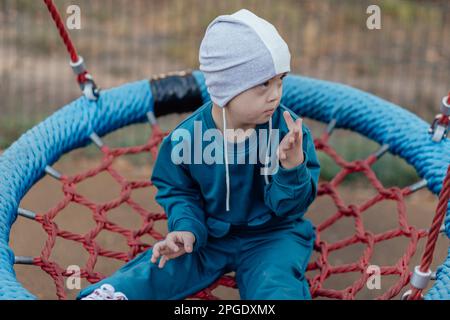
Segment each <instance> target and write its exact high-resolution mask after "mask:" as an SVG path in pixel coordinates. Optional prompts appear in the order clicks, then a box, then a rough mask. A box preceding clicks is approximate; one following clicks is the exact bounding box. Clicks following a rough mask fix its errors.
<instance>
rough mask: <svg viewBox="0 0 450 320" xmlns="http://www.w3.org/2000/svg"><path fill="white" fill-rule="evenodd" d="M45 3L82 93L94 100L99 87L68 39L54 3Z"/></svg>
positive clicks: (46, 0)
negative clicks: (68, 56)
mask: <svg viewBox="0 0 450 320" xmlns="http://www.w3.org/2000/svg"><path fill="white" fill-rule="evenodd" d="M44 3H45V5H46V6H47V9H48V11H49V12H50V14H51V16H52V19H53V21H54V22H55V24H56V27H57V28H58V31H59V35H60V37H61V39H62V40H63V42H64V45H65V46H66V49H67V52H68V53H69V55H70V66H71V67H72V70H73V71H74V73H75V74H76V76H77V82H78V84H79V86H80V88H81V91H82V92H83V94H84V95H85V96H86V98H88V99H89V100H92V101H95V100H97V99H98V95H99V89H98V88H97V85H96V83H95V81H94V79H93V78H92V76H91V74H90V73H89V72H88V71H87V69H86V66H85V65H84V60H83V57H81V56H79V55H78V53H77V50H76V49H75V46H74V44H73V42H72V40H71V39H70V36H69V33H68V32H67V30H66V28H65V27H64V23H63V21H62V19H61V15H60V14H59V12H58V9H57V8H56V6H55V4H54V3H53V1H52V0H44Z"/></svg>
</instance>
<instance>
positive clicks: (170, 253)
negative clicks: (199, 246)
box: [151, 231, 195, 268]
mask: <svg viewBox="0 0 450 320" xmlns="http://www.w3.org/2000/svg"><path fill="white" fill-rule="evenodd" d="M194 242H195V236H194V234H193V233H192V232H189V231H173V232H170V233H168V234H167V236H166V238H165V239H164V240H162V241H160V242H157V243H155V245H154V246H153V254H152V258H151V262H153V263H156V261H157V260H158V258H159V257H161V256H162V257H161V259H160V260H159V267H160V268H164V265H165V264H166V262H167V261H168V260H170V259H174V258H177V257H179V256H181V255H183V254H185V253H186V252H187V253H191V252H192V250H193V247H194Z"/></svg>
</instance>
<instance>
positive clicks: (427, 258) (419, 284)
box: [409, 166, 450, 300]
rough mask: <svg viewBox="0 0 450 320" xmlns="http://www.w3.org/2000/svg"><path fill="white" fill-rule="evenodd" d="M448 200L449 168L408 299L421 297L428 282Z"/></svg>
mask: <svg viewBox="0 0 450 320" xmlns="http://www.w3.org/2000/svg"><path fill="white" fill-rule="evenodd" d="M449 200H450V166H449V167H448V170H447V175H446V177H445V180H444V182H443V184H442V190H441V192H440V194H439V202H438V207H437V210H436V215H435V216H434V219H433V223H432V225H431V229H430V232H429V235H428V240H427V244H426V246H425V252H424V254H423V257H422V261H421V263H420V266H417V267H416V268H415V270H414V274H413V277H412V278H411V286H412V290H411V291H410V296H409V299H411V300H415V299H419V298H420V297H421V294H422V291H423V290H424V289H425V288H426V286H427V284H428V281H429V280H430V278H431V275H432V273H431V270H430V269H429V268H430V265H431V262H432V261H433V253H434V248H435V247H436V242H437V239H438V236H439V233H440V231H441V226H442V224H443V221H444V218H445V215H446V213H447V207H448V202H449Z"/></svg>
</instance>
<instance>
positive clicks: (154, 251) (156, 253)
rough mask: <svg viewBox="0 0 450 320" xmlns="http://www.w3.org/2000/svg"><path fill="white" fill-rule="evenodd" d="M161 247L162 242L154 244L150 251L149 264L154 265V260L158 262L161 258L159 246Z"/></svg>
mask: <svg viewBox="0 0 450 320" xmlns="http://www.w3.org/2000/svg"><path fill="white" fill-rule="evenodd" d="M162 245H163V242H162V241H161V242H157V243H155V245H154V246H153V249H152V258H151V259H150V260H151V262H153V263H156V260H158V258H159V257H160V256H161V252H160V250H161V246H162Z"/></svg>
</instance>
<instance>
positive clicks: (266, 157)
mask: <svg viewBox="0 0 450 320" xmlns="http://www.w3.org/2000/svg"><path fill="white" fill-rule="evenodd" d="M222 119H223V147H224V150H225V152H224V153H225V155H224V160H225V183H226V188H227V195H226V211H230V173H229V171H228V170H229V169H228V143H227V142H228V141H227V133H226V132H227V120H226V117H225V108H222ZM271 142H272V117H270V119H269V137H268V139H267V146H266V154H265V156H264V162H265V163H264V165H265V166H266V167H265V168H264V179H265V182H266V184H269V178H268V177H267V175H268V173H269V169H268V167H267V166H268V165H269V161H270V158H269V149H270V146H271Z"/></svg>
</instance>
